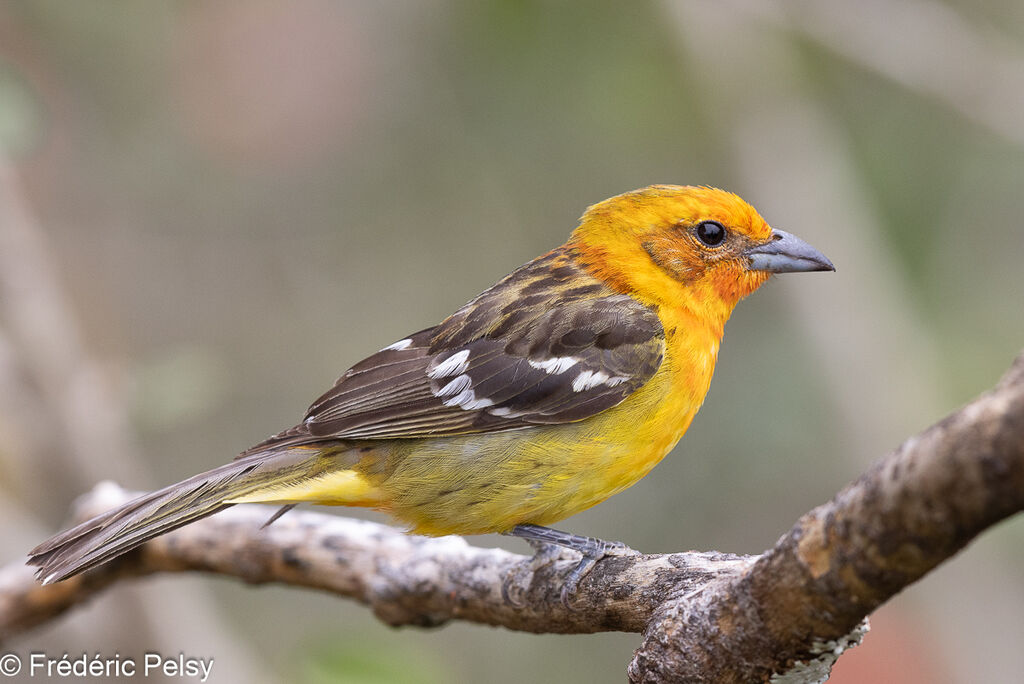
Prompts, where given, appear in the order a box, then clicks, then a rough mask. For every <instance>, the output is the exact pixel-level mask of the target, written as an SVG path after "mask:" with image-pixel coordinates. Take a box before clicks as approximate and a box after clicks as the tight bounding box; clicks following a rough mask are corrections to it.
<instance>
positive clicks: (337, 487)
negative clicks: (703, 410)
mask: <svg viewBox="0 0 1024 684" xmlns="http://www.w3.org/2000/svg"><path fill="white" fill-rule="evenodd" d="M690 334H691V335H692V334H693V333H692V329H691V331H690ZM673 349H675V350H676V351H675V352H672V351H671V350H673ZM717 352H718V345H717V338H715V337H713V336H710V335H709V336H708V337H707V340H706V343H705V344H701V345H690V346H689V347H688V351H685V352H683V353H680V352H679V348H678V347H673V345H672V344H671V341H670V344H669V345H668V347H667V351H666V356H665V359H664V361H663V363H662V366H661V368H660V369H659V371H658V373H657V374H655V376H654V377H653V378H652V379H651V380H650V381H649V382H648V383H647V384H646V385H644V386H643V387H641V388H640V389H639V390H637V391H636V392H635V393H633V394H632V395H630V396H629V397H627V398H626V399H625V400H624V401H623V402H622V403H621V404H619V405H618V406H616V407H614V408H611V409H608V410H607V411H604V412H603V413H600V414H598V415H596V416H592V417H591V418H589V419H587V420H584V421H580V422H577V423H568V424H564V425H551V426H537V427H530V428H524V429H521V430H511V431H507V432H499V433H487V434H479V435H464V436H459V437H443V438H436V439H433V438H427V439H415V440H383V441H379V442H366V443H360V445H359V446H358V447H352V448H349V449H341V450H339V451H337V452H335V453H334V454H331V455H325V456H324V457H323V459H324V461H328V462H333V463H335V464H337V465H336V466H335V467H326V468H324V469H323V471H322V472H321V474H319V475H316V476H314V477H313V478H310V479H308V480H304V481H301V482H294V483H291V484H288V485H285V486H279V487H275V488H274V489H273V490H262V491H260V492H258V493H255V494H253V495H251V496H248V497H246V498H244V499H239V500H238V501H237V502H242V501H243V500H244V501H311V502H315V503H321V504H334V505H348V506H369V507H375V508H379V509H383V510H387V511H389V512H390V513H391V514H392V515H393V516H394V517H395V518H396V519H397V520H398V521H400V522H402V523H404V524H406V525H408V526H409V528H410V530H411V531H413V532H416V533H419V534H429V535H442V534H483V533H490V532H504V531H507V530H510V529H511V528H512V527H514V526H515V525H517V524H520V523H533V524H536V525H550V524H552V523H555V522H557V521H559V520H562V519H563V518H567V517H569V516H571V515H573V514H575V513H578V512H580V511H582V510H585V509H587V508H590V507H591V506H593V505H595V504H598V503H600V502H602V501H604V500H605V499H607V498H608V497H610V496H612V495H613V494H615V493H617V492H620V491H622V490H623V489H625V488H627V487H629V486H630V485H632V484H634V483H635V482H636V481H637V480H639V479H640V478H642V477H644V476H645V475H646V474H647V473H648V472H650V470H651V468H653V467H654V466H655V465H656V464H657V463H658V462H659V461H661V459H662V458H664V457H665V455H666V454H667V453H668V452H669V451H670V450H671V449H672V447H674V446H675V444H676V442H678V441H679V438H680V437H682V435H683V433H684V432H686V429H687V428H688V427H689V425H690V421H691V420H692V419H693V417H694V415H696V413H697V410H698V409H699V408H700V405H701V403H702V402H703V400H704V396H705V394H706V393H707V389H708V386H709V385H710V382H711V374H712V372H713V370H714V365H715V358H716V356H717ZM342 464H344V465H342ZM325 465H326V464H325Z"/></svg>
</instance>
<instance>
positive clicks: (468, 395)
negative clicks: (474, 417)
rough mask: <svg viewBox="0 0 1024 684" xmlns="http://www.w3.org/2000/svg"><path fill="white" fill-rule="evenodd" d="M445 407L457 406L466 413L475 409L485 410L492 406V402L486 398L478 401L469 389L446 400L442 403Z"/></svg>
mask: <svg viewBox="0 0 1024 684" xmlns="http://www.w3.org/2000/svg"><path fill="white" fill-rule="evenodd" d="M444 405H445V406H458V407H460V408H462V409H465V410H466V411H475V410H476V409H482V408H487V407H488V406H493V405H494V402H493V401H491V400H490V399H488V398H487V397H482V398H480V399H477V398H476V392H474V391H473V390H471V389H467V390H463V391H461V392H459V393H458V394H457V395H456V396H454V397H452V398H451V399H446V400H445V402H444Z"/></svg>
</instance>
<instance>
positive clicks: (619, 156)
mask: <svg viewBox="0 0 1024 684" xmlns="http://www.w3.org/2000/svg"><path fill="white" fill-rule="evenodd" d="M0 155H2V156H0V520H2V521H3V522H0V541H2V545H0V549H2V551H0V553H2V554H3V555H2V556H0V563H6V562H18V561H19V559H20V558H21V557H22V556H23V554H24V552H25V550H26V549H28V548H29V547H30V546H32V545H33V544H34V543H36V542H38V541H39V540H40V539H41V538H43V537H44V536H46V535H48V534H50V533H51V532H53V531H55V530H56V529H57V528H58V527H59V526H60V525H61V524H62V522H63V520H64V519H65V516H66V514H67V511H68V508H69V504H70V501H71V500H72V499H73V497H75V496H76V495H78V494H79V493H81V492H83V491H85V490H87V489H88V488H90V487H91V486H92V485H93V484H94V483H95V482H97V481H99V480H101V479H108V478H109V479H115V480H117V481H119V482H120V483H121V484H123V485H125V486H127V487H129V488H136V489H144V488H152V487H156V486H158V485H162V484H166V483H169V482H172V481H176V480H178V479H181V478H183V477H185V476H188V475H191V474H193V473H195V472H198V471H200V470H205V469H207V468H209V467H211V466H213V465H216V464H219V463H221V462H223V461H225V460H227V459H230V458H231V457H232V456H233V455H234V454H235V453H237V452H238V451H240V450H242V449H244V448H245V447H247V446H249V445H250V444H252V443H254V442H256V441H259V440H261V439H262V438H264V437H265V436H267V435H269V434H271V433H272V432H276V431H277V430H279V429H281V428H284V427H287V426H289V425H291V424H293V423H294V422H296V421H297V420H298V419H300V418H301V417H302V413H303V411H304V409H305V407H306V406H307V405H308V403H309V402H310V401H311V400H312V399H313V398H314V397H316V396H317V395H318V394H319V393H320V392H321V391H322V390H324V389H326V388H327V387H328V386H329V385H330V384H331V383H332V382H333V380H334V378H335V377H337V376H338V375H339V374H340V373H341V372H342V371H343V370H344V369H345V368H347V367H348V366H349V365H350V364H352V363H354V362H356V361H358V360H359V359H360V358H362V357H363V356H364V355H366V354H368V353H370V352H372V351H374V350H376V349H378V348H379V347H381V346H382V345H384V344H386V343H388V342H391V341H393V340H396V339H399V338H401V337H403V336H404V335H405V334H406V333H409V332H411V331H414V330H418V329H420V328H423V327H426V326H428V325H430V324H433V323H435V322H436V321H438V320H439V319H441V318H442V317H443V316H445V315H446V314H448V313H450V312H451V311H453V310H454V309H455V308H457V307H458V306H459V305H461V304H462V303H463V302H464V301H466V300H467V299H469V298H470V297H471V296H473V295H475V294H476V293H477V292H478V291H480V290H481V289H483V288H484V287H486V286H488V285H489V284H490V283H492V282H493V281H495V280H497V279H498V278H499V277H500V276H502V275H503V274H505V273H506V272H508V271H509V270H511V269H512V268H514V267H516V266H517V265H519V264H521V263H523V262H525V261H527V260H529V259H531V258H532V257H534V256H535V255H537V254H539V253H541V252H543V251H546V250H548V249H550V248H551V247H553V246H555V245H557V244H559V243H560V242H561V241H562V240H564V239H565V237H566V236H567V235H568V233H569V231H570V230H571V229H572V228H573V226H574V225H575V220H576V218H577V217H578V216H579V215H580V213H581V212H582V211H583V209H584V208H585V207H586V206H587V205H588V204H591V203H593V202H596V201H599V200H601V199H604V198H605V197H608V196H610V195H613V194H617V193H619V192H623V191H626V190H630V189H633V188H636V187H639V186H643V185H647V184H650V183H681V184H687V183H692V184H708V185H715V186H719V187H724V188H728V189H730V190H733V191H735V192H737V193H739V194H740V195H742V196H743V197H745V198H746V199H747V200H749V201H750V202H751V203H752V204H754V205H755V206H756V207H758V208H759V209H760V211H761V213H762V214H763V215H764V216H765V218H766V219H767V220H768V221H769V223H771V224H773V225H774V226H776V227H779V228H784V229H785V230H788V231H792V232H794V233H796V234H797V235H800V236H801V237H803V238H805V239H807V240H808V241H809V242H811V243H812V244H814V245H815V246H817V247H819V248H820V249H821V250H822V251H823V252H825V253H826V254H827V255H828V256H829V257H830V258H831V259H832V260H833V261H834V262H835V264H836V266H837V269H838V270H837V272H836V273H835V274H814V275H808V276H790V277H781V278H778V279H777V280H775V281H774V282H773V283H772V284H770V285H769V286H767V287H765V288H764V289H763V290H762V291H761V292H759V293H758V294H756V295H755V296H754V297H753V298H752V299H751V300H750V301H747V302H745V303H743V304H741V305H740V307H739V308H738V309H737V311H736V313H735V314H734V316H733V320H732V322H731V323H730V325H729V326H728V331H727V334H726V338H725V343H724V345H723V347H722V352H721V356H720V359H719V367H718V372H717V375H716V378H715V382H714V384H713V386H712V390H711V392H710V394H709V396H708V400H707V402H706V404H705V407H704V409H703V410H702V412H701V414H700V415H699V416H698V418H697V420H696V421H695V423H694V425H693V427H692V428H691V429H690V431H689V433H688V434H687V435H686V437H685V438H684V439H683V441H682V443H681V444H680V446H679V447H678V448H677V449H676V450H675V452H674V453H672V454H671V455H670V456H669V457H668V458H667V459H666V460H665V461H664V462H663V463H662V464H661V465H660V466H659V467H658V468H657V469H656V470H655V471H654V473H653V474H652V475H651V476H650V477H648V478H646V479H645V480H643V481H641V482H640V483H639V484H637V485H636V486H635V487H633V488H632V489H630V490H628V491H626V492H624V493H622V494H620V495H618V496H616V497H614V498H613V499H611V500H609V501H608V502H606V503H604V504H602V505H601V506H598V507H597V508H595V509H593V510H591V511H588V512H586V513H584V514H581V515H579V516H577V517H575V518H573V519H571V520H569V521H567V522H565V523H563V524H562V527H563V528H567V529H571V530H572V531H575V532H580V533H585V534H593V535H598V536H601V537H605V538H608V539H622V540H625V541H627V542H628V543H629V544H630V545H632V546H634V547H635V548H638V549H641V550H644V551H651V552H655V551H662V552H663V551H675V550H683V549H691V548H693V549H718V550H722V551H732V552H742V553H756V552H759V551H760V550H762V549H764V548H766V547H768V546H770V545H771V544H772V543H774V541H775V539H776V538H777V537H778V536H779V535H780V534H782V533H783V532H784V531H785V530H787V529H788V528H789V526H790V525H791V524H792V522H793V521H794V520H795V519H796V518H797V517H798V516H799V515H800V514H801V513H803V512H805V511H806V510H808V509H810V508H811V507H813V506H815V505H817V504H819V503H821V502H823V501H825V500H827V499H828V498H830V497H831V496H832V494H834V493H835V492H836V491H837V490H838V489H839V488H840V487H841V486H842V485H843V484H845V483H846V482H847V481H849V480H850V479H852V478H854V477H856V476H857V475H858V474H859V473H860V472H861V471H862V470H863V469H864V468H865V467H866V466H867V465H868V464H869V463H870V462H871V461H872V460H873V459H874V458H876V457H878V456H880V455H882V454H884V453H885V452H887V451H888V450H890V449H891V448H893V447H894V446H896V445H897V444H899V442H900V441H902V439H904V438H905V437H907V436H909V435H911V434H913V433H915V432H916V431H918V430H919V429H921V428H923V427H924V426H926V425H927V424H929V423H931V422H933V421H934V420H936V419H938V418H939V417H941V416H942V415H944V414H945V413H947V412H949V411H951V410H952V409H954V408H956V407H957V406H958V405H960V404H962V403H963V402H966V401H967V400H969V399H970V398H972V397H973V396H975V395H976V394H978V393H980V392H981V391H983V390H985V389H987V388H988V387H990V386H991V385H992V384H993V383H994V382H995V381H996V380H997V378H998V377H999V375H1000V374H1001V373H1002V371H1003V370H1005V369H1006V367H1008V365H1009V363H1010V361H1011V359H1012V358H1013V356H1014V355H1015V354H1016V353H1017V352H1018V351H1019V350H1020V349H1021V347H1022V346H1024V345H1022V342H1024V272H1022V268H1021V264H1022V263H1024V226H1022V220H1021V219H1022V216H1024V3H1020V2H1017V1H1016V0H959V1H958V2H938V1H935V0H897V1H894V2H883V1H882V0H872V1H870V2H861V3H844V2H841V1H839V0H832V1H829V2H812V1H810V0H808V1H806V2H773V3H764V2H757V1H755V0H747V1H736V2H713V1H711V0H706V1H704V2H612V1H603V2H588V3H563V2H528V1H516V2H513V1H508V2H482V1H479V0H477V1H471V0H465V1H462V2H440V1H436V2H427V1H422V2H372V1H370V0H366V1H364V2H344V3H342V2H329V1H328V0H301V1H296V2H271V1H269V0H255V1H254V0H245V1H243V0H216V1H212V2H196V1H192V2H184V1H182V2H164V3H131V2H124V1H119V2H118V1H113V0H100V1H94V2H89V3H68V2H59V1H56V0H47V1H40V0H24V1H15V0H2V1H0ZM342 513H345V514H348V513H349V512H348V511H342ZM355 514H357V515H358V513H355ZM370 515H371V516H372V515H373V514H370ZM378 519H380V518H379V516H378ZM472 541H473V542H474V543H479V544H486V545H497V544H500V545H502V546H505V547H507V548H510V549H514V550H516V551H519V552H521V553H526V552H527V550H528V549H527V548H526V547H525V545H523V544H520V543H517V542H515V541H510V540H504V539H499V538H497V537H494V536H490V537H482V538H478V539H476V538H475V539H473V540H472ZM1022 548H1024V520H1022V519H1020V518H1018V519H1016V520H1013V521H1010V522H1008V523H1006V524H1003V525H1001V526H999V527H998V528H997V529H995V530H992V531H990V532H988V533H987V534H985V535H984V536H983V537H982V538H981V539H980V540H979V541H978V542H976V543H975V544H973V545H972V546H971V547H970V548H969V549H968V550H967V551H966V552H965V553H963V554H962V555H961V556H959V557H958V558H956V559H955V560H953V561H952V562H950V563H948V564H946V565H944V566H943V567H942V568H940V569H939V570H938V571H936V572H935V573H934V574H932V575H930V576H928V577H927V578H926V579H925V580H924V581H922V582H921V583H920V584H918V585H917V586H915V587H913V588H911V589H910V590H908V591H906V592H904V593H903V594H902V595H900V596H899V597H897V598H896V599H895V600H894V601H892V602H891V603H890V604H889V605H887V606H886V607H884V608H883V609H882V610H881V611H879V613H878V614H877V616H876V618H875V620H874V626H875V629H874V631H873V633H872V634H870V635H869V636H868V638H867V640H866V642H865V644H864V645H863V646H861V647H860V648H858V649H856V650H855V651H853V652H851V654H850V655H848V656H845V657H844V659H843V661H841V664H840V667H839V668H837V674H836V676H835V677H834V678H833V681H836V682H844V681H845V682H858V681H902V682H918V681H920V682H939V683H941V682H977V681H993V682H995V681H1014V680H1017V679H1018V678H1019V676H1020V672H1021V671H1024V650H1022V649H1021V648H1020V643H1021V640H1022V639H1024V573H1022V572H1021V567H1022V566H1024V550H1022ZM638 643H639V636H638V635H631V634H626V635H623V634H600V635H593V636H550V635H547V636H536V635H525V634H517V633H510V632H507V631H503V630H495V629H489V628H485V627H479V626H474V625H466V624H452V625H449V626H447V627H445V628H443V629H440V630H434V631H420V630H415V629H403V630H398V631H396V630H392V629H389V628H387V627H384V626H382V625H381V624H379V623H378V622H377V621H375V620H374V619H373V617H372V616H371V615H370V614H369V613H368V611H367V610H365V609H364V608H361V607H358V606H355V605H352V604H350V603H349V602H346V601H343V600H336V599H334V598H327V597H325V596H323V595H319V594H314V593H310V592H306V591H301V590H290V589H285V588H273V587H266V588H259V589H253V588H248V587H245V586H242V585H240V584H239V583H237V582H232V581H227V580H217V579H212V578H208V577H188V576H174V577H163V578H157V579H152V580H147V581H145V582H139V583H137V584H133V585H124V586H121V587H119V588H117V589H115V590H113V591H111V592H109V593H108V594H106V595H104V596H102V597H101V598H100V599H98V600H96V601H95V602H94V603H92V604H91V605H89V606H88V607H86V608H83V609H81V610H79V611H77V612H76V613H75V614H74V615H72V616H70V617H68V618H65V619H62V620H61V621H59V622H58V623H55V624H53V625H51V626H49V627H47V628H46V629H41V630H38V631H36V632H35V633H33V634H31V635H28V636H26V637H24V638H23V639H22V640H20V641H19V642H18V643H15V644H12V646H13V647H15V649H20V650H22V651H26V652H27V651H29V650H45V651H47V652H49V653H51V654H52V653H56V654H60V653H63V652H65V651H66V652H68V653H71V654H75V653H82V652H85V653H94V652H97V651H99V652H101V653H103V654H105V655H110V654H112V652H113V651H115V650H116V651H117V652H120V653H121V654H126V655H133V654H134V655H136V656H138V655H139V654H141V653H143V652H144V651H145V650H147V649H148V650H157V651H160V652H163V653H177V652H178V651H184V652H185V653H186V654H189V655H196V656H203V657H209V656H213V657H215V659H216V665H215V668H214V672H213V677H212V679H211V681H215V682H235V681H251V682H266V683H268V684H269V683H274V682H309V683H317V684H319V683H323V682H345V683H356V682H359V683H362V682H451V681H468V682H484V681H487V682H498V683H501V682H509V683H511V682H516V683H519V682H547V681H560V682H592V681H601V682H604V681H622V680H623V679H624V677H625V674H624V673H625V666H626V664H627V662H628V661H629V658H630V657H631V654H632V649H633V648H635V647H636V646H637V645H638Z"/></svg>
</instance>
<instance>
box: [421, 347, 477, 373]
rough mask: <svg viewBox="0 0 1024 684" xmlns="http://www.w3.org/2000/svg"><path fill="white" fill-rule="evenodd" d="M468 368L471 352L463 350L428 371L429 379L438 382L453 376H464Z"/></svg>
mask: <svg viewBox="0 0 1024 684" xmlns="http://www.w3.org/2000/svg"><path fill="white" fill-rule="evenodd" d="M467 368H469V350H468V349H463V350H462V351H460V352H456V353H454V354H452V355H451V356H449V357H448V358H447V359H445V360H444V361H442V362H441V363H439V364H437V365H436V366H434V367H433V368H432V369H430V370H429V371H427V377H429V378H431V379H433V380H437V379H438V378H447V377H449V376H452V375H462V374H463V373H464V372H466V369H467Z"/></svg>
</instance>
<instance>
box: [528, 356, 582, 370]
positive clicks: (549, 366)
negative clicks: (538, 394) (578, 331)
mask: <svg viewBox="0 0 1024 684" xmlns="http://www.w3.org/2000/svg"><path fill="white" fill-rule="evenodd" d="M579 362H580V360H579V359H577V358H576V357H574V356H556V357H554V358H552V359H546V360H544V361H533V360H531V361H530V365H531V366H533V367H534V368H536V369H538V370H542V371H544V372H545V373H548V374H549V375H558V374H559V373H564V372H565V371H567V370H569V369H570V368H572V367H573V366H575V365H576V364H577V363H579Z"/></svg>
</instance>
